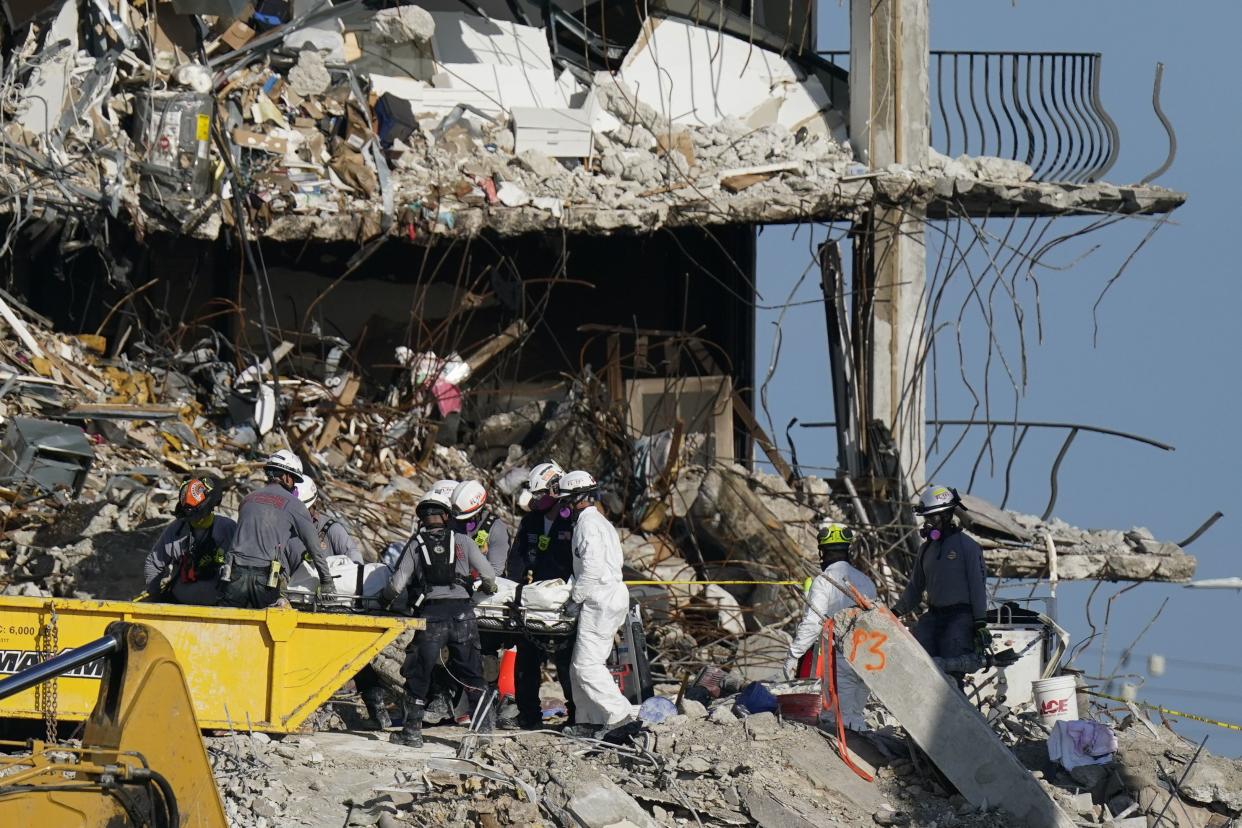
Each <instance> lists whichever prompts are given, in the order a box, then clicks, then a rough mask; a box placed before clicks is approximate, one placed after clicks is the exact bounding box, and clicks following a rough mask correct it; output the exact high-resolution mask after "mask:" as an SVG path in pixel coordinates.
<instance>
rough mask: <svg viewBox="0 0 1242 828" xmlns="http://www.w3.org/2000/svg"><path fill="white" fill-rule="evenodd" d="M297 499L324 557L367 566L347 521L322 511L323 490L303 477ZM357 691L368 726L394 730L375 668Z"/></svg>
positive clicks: (360, 677) (294, 543)
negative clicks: (304, 511) (313, 527)
mask: <svg viewBox="0 0 1242 828" xmlns="http://www.w3.org/2000/svg"><path fill="white" fill-rule="evenodd" d="M297 495H298V500H300V501H302V505H303V506H305V507H306V510H307V511H308V512H310V516H311V520H312V521H314V523H315V529H317V530H318V532H319V542H320V543H321V544H323V548H324V554H326V555H343V556H345V557H346V558H349V560H350V561H352V562H353V563H356V564H358V565H359V566H362V565H364V564H365V563H366V561H365V560H363V557H362V550H361V549H360V548H359V547H358V542H357V541H356V540H354V538H353V536H352V535H350V534H349V530H348V529H347V528H346V527H345V523H344V521H342V520H340V519H339V518H336V517H333V516H331V515H328V514H327V513H326V512H324V511H323V510H322V509H320V508H318V506H319V487H318V486H316V485H315V481H314V480H311V479H310V478H309V477H303V478H302V482H300V483H298V485H297ZM289 543H290V546H291V547H294V548H296V549H297V550H301V553H302V554H304V553H305V551H306V550H305V549H303V547H302V543H301V541H300V540H299V539H297V538H294V539H292V540H291V541H290V542H289ZM354 689H355V690H357V691H358V695H359V696H360V697H361V698H362V703H363V704H364V705H365V706H366V709H367V717H368V724H370V726H371V727H373V728H375V729H376V730H387V729H388V728H390V727H392V717H391V716H390V715H389V714H388V707H387V705H386V704H385V699H384V684H383V682H382V681H381V680H380V677H379V674H378V673H376V672H375V668H373V667H372V666H371V665H370V664H368V665H366V666H365V667H363V668H362V669H361V670H359V671H358V672H357V673H356V674H355V675H354Z"/></svg>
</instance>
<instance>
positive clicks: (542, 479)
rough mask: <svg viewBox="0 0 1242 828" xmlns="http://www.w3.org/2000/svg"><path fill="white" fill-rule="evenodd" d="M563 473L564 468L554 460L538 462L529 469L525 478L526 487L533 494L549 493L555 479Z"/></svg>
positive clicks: (554, 483)
mask: <svg viewBox="0 0 1242 828" xmlns="http://www.w3.org/2000/svg"><path fill="white" fill-rule="evenodd" d="M564 474H565V470H564V469H562V468H561V467H560V466H559V465H557V463H556V461H551V462H548V463H540V464H539V465H537V466H535V467H534V468H533V469H531V470H530V476H529V477H527V478H526V488H527V489H529V490H530V493H531V494H533V495H540V494H551V493H552V489H553V487H554V486H556V481H557V480H559V479H560V478H561V476H562V475H564Z"/></svg>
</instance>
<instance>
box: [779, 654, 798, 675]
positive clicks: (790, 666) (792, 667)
mask: <svg viewBox="0 0 1242 828" xmlns="http://www.w3.org/2000/svg"><path fill="white" fill-rule="evenodd" d="M797 677H798V659H797V657H796V656H790V657H789V658H787V659H785V663H784V664H782V665H781V678H782V679H783V680H784V681H793V680H794V679H796V678H797Z"/></svg>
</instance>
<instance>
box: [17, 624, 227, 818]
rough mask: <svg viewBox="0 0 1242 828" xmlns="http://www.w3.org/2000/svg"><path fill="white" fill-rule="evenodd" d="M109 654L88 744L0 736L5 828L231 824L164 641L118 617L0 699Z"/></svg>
mask: <svg viewBox="0 0 1242 828" xmlns="http://www.w3.org/2000/svg"><path fill="white" fill-rule="evenodd" d="M101 658H102V659H103V660H104V669H103V676H102V680H101V682H100V688H99V695H98V698H97V699H96V701H95V708H94V710H93V711H92V712H91V715H90V718H89V719H88V720H87V722H86V727H85V730H84V731H83V734H82V747H80V748H70V747H65V746H61V745H52V744H47V743H45V742H39V741H31V742H20V743H18V742H0V749H2V750H6V751H10V752H11V751H21V755H0V825H6V826H7V825H14V826H17V825H31V826H47V828H51V827H52V826H56V828H60V827H61V826H65V828H78V827H79V826H81V828H111V827H112V826H129V825H149V826H151V828H227V826H228V823H227V822H226V820H225V816H224V807H223V805H222V804H221V802H220V795H219V793H218V792H217V790H216V784H215V779H214V778H213V777H212V774H211V764H210V762H209V761H208V759H207V751H206V749H205V748H204V747H203V740H202V738H201V737H200V735H199V724H198V721H197V720H196V719H195V716H194V703H193V701H192V700H191V699H190V693H189V690H188V689H187V686H186V681H185V675H184V673H183V672H182V669H181V665H180V664H178V662H177V659H176V657H175V656H174V654H173V650H172V647H171V646H170V645H169V643H168V640H167V639H165V638H164V636H163V635H161V634H160V633H159V632H158V631H157V630H155V629H153V628H151V627H149V626H146V625H144V624H132V623H127V622H123V621H116V622H113V623H111V624H109V625H108V627H107V629H106V630H105V633H104V636H103V637H102V638H99V639H97V640H95V641H92V642H90V643H89V644H85V645H83V646H81V647H77V648H75V649H73V650H68V651H66V652H64V653H62V654H61V655H58V656H55V657H53V658H51V659H48V660H47V661H45V662H43V663H41V664H38V665H36V666H34V667H32V668H30V669H28V670H25V671H22V672H21V673H18V674H16V675H14V676H11V677H10V678H8V679H5V680H3V681H0V698H5V697H6V696H8V695H11V694H14V693H19V692H22V691H24V690H26V689H29V688H30V687H32V686H34V685H36V684H40V683H42V682H45V681H48V680H49V679H51V678H53V677H55V676H58V675H61V674H63V673H66V672H69V671H72V670H74V669H77V668H79V667H81V666H83V665H86V664H90V663H92V662H96V661H98V660H100V659H101Z"/></svg>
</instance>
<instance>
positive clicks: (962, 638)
mask: <svg viewBox="0 0 1242 828" xmlns="http://www.w3.org/2000/svg"><path fill="white" fill-rule="evenodd" d="M964 508H965V507H964V506H962V499H961V498H960V497H959V496H958V494H957V490H956V489H950V488H947V487H945V486H931V487H929V488H928V489H927V490H926V491H924V492H923V494H922V496H921V497H920V499H919V505H918V506H916V507H915V508H914V511H915V514H917V515H918V516H919V517H921V518H923V526H922V528H921V529H920V530H919V534H921V535H922V536H923V538H924V541H923V545H922V546H921V547H920V548H919V554H918V558H917V559H916V560H915V563H914V571H913V572H911V573H910V582H909V583H908V584H906V589H905V592H903V593H902V595H901V598H900V599H899V600H898V601H897V603H896V604H895V605H894V606H893V613H894V614H895V615H899V616H900V615H905V614H906V613H909V612H912V611H913V610H914V609H915V608H916V607H917V606H918V605H919V602H920V600H922V598H923V597H924V594H926V597H927V612H925V613H923V616H922V617H921V618H919V620H918V623H917V624H916V625H915V628H914V637H915V638H917V639H918V641H919V643H920V644H922V645H923V649H925V650H927V652H928V654H929V655H931V656H932V657H933V658H945V659H951V658H957V657H959V656H964V655H969V654H971V653H978V654H980V655H982V654H983V653H984V652H985V651H986V650H987V648H988V647H989V646H990V644H991V636H990V635H989V633H988V627H987V608H988V598H987V584H986V581H985V578H984V574H983V550H981V549H980V548H979V544H977V543H975V542H974V540H973V539H971V538H970V537H968V536H967V535H966V533H965V532H963V531H962V530H961V527H960V526H958V525H957V523H956V521H955V519H954V515H955V514H956V512H957V510H958V509H964ZM949 675H950V676H952V677H953V678H954V679H955V680H956V681H957V684H958V686H959V687H961V686H962V682H963V680H964V679H965V677H966V674H965V673H962V672H955V671H953V672H949Z"/></svg>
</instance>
